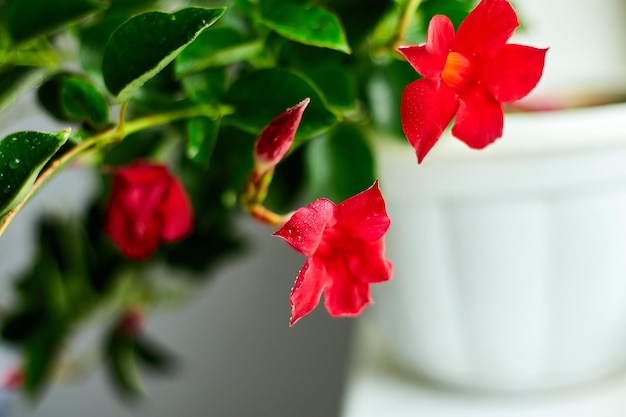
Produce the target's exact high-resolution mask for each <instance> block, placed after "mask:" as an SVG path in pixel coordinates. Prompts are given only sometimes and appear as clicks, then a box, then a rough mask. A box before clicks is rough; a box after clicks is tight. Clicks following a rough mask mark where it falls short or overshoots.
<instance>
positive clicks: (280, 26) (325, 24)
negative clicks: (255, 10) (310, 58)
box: [261, 0, 351, 53]
mask: <svg viewBox="0 0 626 417" xmlns="http://www.w3.org/2000/svg"><path fill="white" fill-rule="evenodd" d="M261 14H262V19H263V23H264V24H265V25H266V26H267V27H269V28H270V29H272V30H274V31H276V32H277V33H278V34H280V35H281V36H283V37H285V38H287V39H290V40H292V41H295V42H300V43H304V44H306V45H313V46H319V47H323V48H330V49H335V50H337V51H341V52H345V53H350V52H351V51H350V46H349V45H348V42H347V40H346V35H345V34H344V31H343V28H342V26H341V23H340V22H339V19H338V18H337V16H335V15H334V14H332V13H330V12H328V11H326V10H324V9H322V8H320V7H317V6H314V5H309V4H306V5H305V4H300V3H297V2H294V1H290V0H280V1H266V2H261Z"/></svg>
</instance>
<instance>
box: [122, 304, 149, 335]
mask: <svg viewBox="0 0 626 417" xmlns="http://www.w3.org/2000/svg"><path fill="white" fill-rule="evenodd" d="M145 324H146V316H145V314H144V313H143V311H141V310H139V309H137V308H133V309H129V310H127V311H126V312H124V314H122V316H121V317H120V318H119V321H118V324H117V326H118V329H119V330H120V331H121V332H122V333H124V334H125V335H127V336H135V335H137V334H139V333H141V331H142V330H143V328H144V327H145Z"/></svg>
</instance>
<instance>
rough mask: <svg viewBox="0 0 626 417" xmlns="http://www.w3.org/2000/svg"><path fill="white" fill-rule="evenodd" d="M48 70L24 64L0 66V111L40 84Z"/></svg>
mask: <svg viewBox="0 0 626 417" xmlns="http://www.w3.org/2000/svg"><path fill="white" fill-rule="evenodd" d="M49 71H50V70H49V69H46V68H34V67H25V66H11V67H5V68H0V111H3V110H4V109H6V108H7V107H9V106H10V105H11V104H12V103H13V102H14V101H15V100H16V99H17V98H18V97H20V96H21V95H22V94H23V93H25V92H26V91H28V90H30V89H31V88H33V87H35V86H37V85H38V84H40V83H41V82H42V81H43V80H44V78H45V76H46V75H47V74H48V72H49Z"/></svg>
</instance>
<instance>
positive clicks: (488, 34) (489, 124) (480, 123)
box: [398, 0, 547, 162]
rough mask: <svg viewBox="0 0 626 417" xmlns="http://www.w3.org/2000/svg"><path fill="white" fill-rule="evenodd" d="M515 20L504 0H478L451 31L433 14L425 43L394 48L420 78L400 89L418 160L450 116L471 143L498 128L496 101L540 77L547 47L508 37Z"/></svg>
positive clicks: (520, 93) (498, 132)
mask: <svg viewBox="0 0 626 417" xmlns="http://www.w3.org/2000/svg"><path fill="white" fill-rule="evenodd" d="M518 26H519V22H518V20H517V15H516V14H515V10H513V7H511V5H510V4H509V3H508V2H507V1H505V0H482V1H481V2H480V3H479V4H478V6H476V8H475V9H474V10H473V11H472V12H470V13H469V15H468V16H467V18H465V20H464V21H463V23H461V25H460V26H459V29H458V31H457V32H456V35H455V33H454V27H453V26H452V22H450V19H448V18H447V17H446V16H440V15H439V16H435V17H433V18H432V20H431V21H430V24H429V26H428V34H427V40H426V43H425V44H424V45H420V46H405V47H400V48H398V51H399V52H400V53H401V54H402V55H404V57H405V58H406V59H407V61H408V62H409V63H410V64H411V65H412V66H413V68H415V70H416V71H417V72H418V73H420V74H421V75H422V76H423V77H424V78H423V79H420V80H417V81H414V82H412V83H411V84H409V85H408V86H407V87H406V88H405V90H404V93H403V94H402V104H401V108H400V113H401V116H402V129H403V130H404V134H405V135H406V137H407V139H408V140H409V142H410V143H411V145H412V146H413V147H414V148H415V152H416V154H417V160H418V162H421V161H422V160H423V159H424V157H425V156H426V154H427V153H428V151H430V149H431V148H432V147H433V145H434V144H435V142H437V140H438V139H439V137H440V136H441V134H442V133H443V131H444V129H445V128H446V127H447V126H448V124H450V121H451V120H452V118H453V117H455V116H456V121H455V123H454V126H453V127H452V134H453V135H454V136H455V137H457V138H459V139H460V140H462V141H463V142H465V143H466V144H467V145H468V146H470V147H471V148H475V149H482V148H484V147H485V146H487V145H489V144H490V143H492V142H493V141H494V140H496V139H497V138H499V137H500V136H502V125H503V113H502V106H501V103H509V102H512V101H515V100H519V99H520V98H522V97H524V96H525V95H526V94H528V93H529V92H530V91H531V90H532V89H533V88H534V87H535V86H536V85H537V83H538V82H539V79H540V78H541V73H542V72H543V64H544V59H545V54H546V51H547V49H537V48H532V47H529V46H522V45H515V44H507V43H506V42H507V40H508V39H509V38H510V37H511V35H512V34H513V32H514V31H515V29H516V28H517V27H518Z"/></svg>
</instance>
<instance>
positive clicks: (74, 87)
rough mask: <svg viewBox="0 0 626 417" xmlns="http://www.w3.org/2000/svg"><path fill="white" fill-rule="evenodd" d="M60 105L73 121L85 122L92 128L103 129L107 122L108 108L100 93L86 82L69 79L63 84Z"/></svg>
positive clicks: (79, 79)
mask: <svg viewBox="0 0 626 417" xmlns="http://www.w3.org/2000/svg"><path fill="white" fill-rule="evenodd" d="M61 103H62V104H63V108H64V109H65V113H66V114H67V115H68V116H69V117H70V118H72V119H73V120H81V121H85V122H86V123H88V124H89V125H91V126H93V127H96V128H98V127H103V126H105V125H106V124H107V123H108V121H109V107H108V105H107V102H106V99H105V98H104V96H103V95H102V94H101V93H100V91H99V90H98V89H97V88H96V87H95V86H94V85H93V84H91V83H90V82H88V81H87V80H84V79H81V78H78V77H70V78H68V79H67V80H65V81H64V82H63V86H62V88H61Z"/></svg>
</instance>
